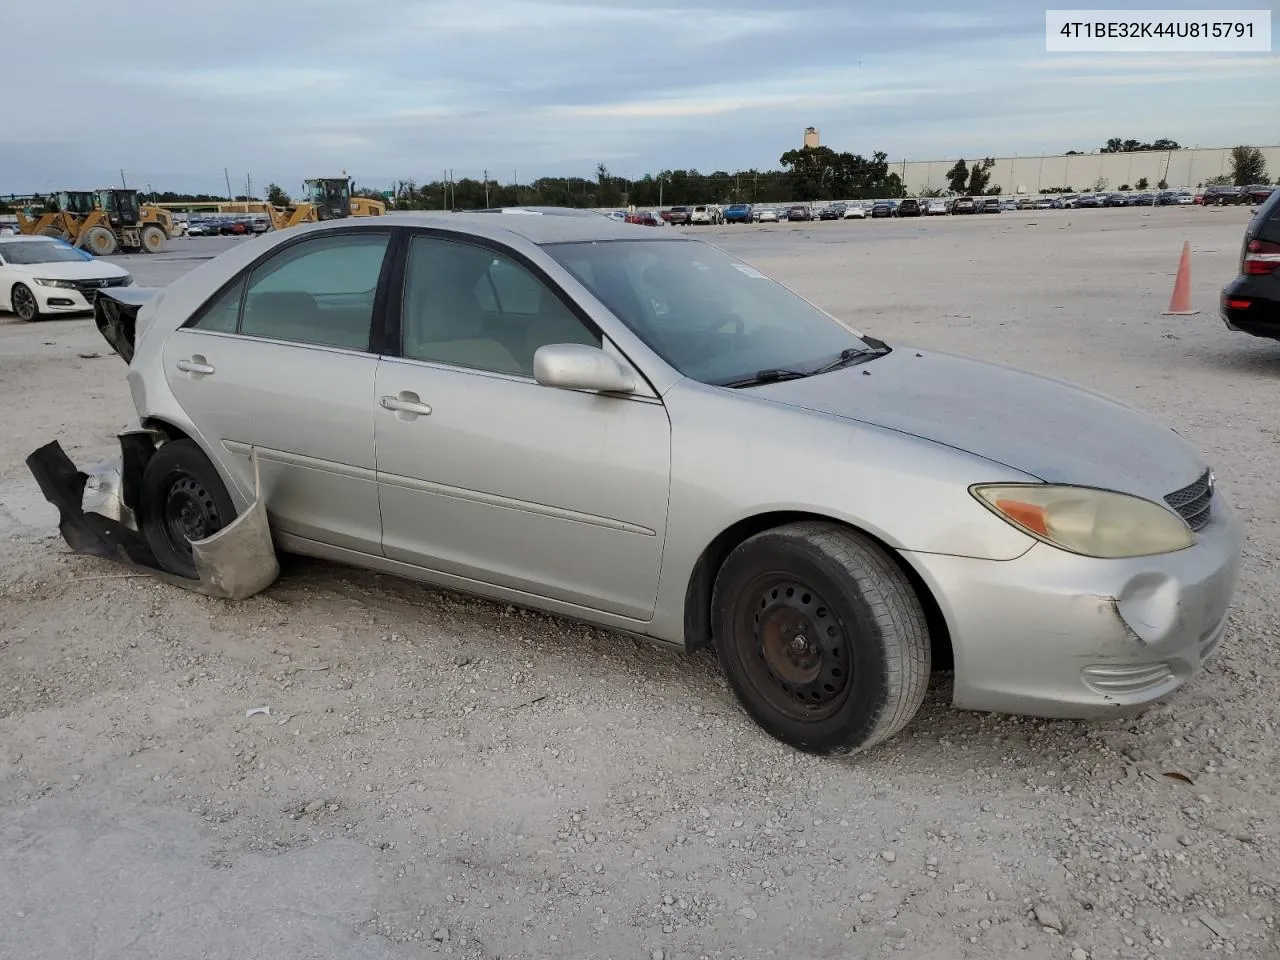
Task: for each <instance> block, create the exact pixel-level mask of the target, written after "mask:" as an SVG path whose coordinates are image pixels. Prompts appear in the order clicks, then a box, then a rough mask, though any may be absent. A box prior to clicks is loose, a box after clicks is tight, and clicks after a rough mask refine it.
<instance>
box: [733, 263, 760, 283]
mask: <svg viewBox="0 0 1280 960" xmlns="http://www.w3.org/2000/svg"><path fill="white" fill-rule="evenodd" d="M733 266H734V269H735V270H737V271H739V272H740V273H745V274H746V275H747V276H748V277H751V278H752V279H754V280H768V279H769V278H768V277H766V276H765V275H764V274H763V273H761V272H760V271H759V270H757V269H756V268H755V267H749V266H747V265H746V264H745V263H735V264H734V265H733Z"/></svg>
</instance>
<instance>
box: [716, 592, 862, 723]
mask: <svg viewBox="0 0 1280 960" xmlns="http://www.w3.org/2000/svg"><path fill="white" fill-rule="evenodd" d="M742 596H743V599H742V602H741V604H740V607H739V615H738V617H737V627H738V637H739V644H740V648H739V653H740V657H741V662H742V665H743V667H744V668H745V672H746V676H747V680H748V682H749V683H750V685H751V686H752V687H754V688H755V691H756V693H758V694H759V696H760V697H761V699H763V700H764V701H766V702H767V703H768V704H769V705H770V706H771V707H773V708H774V709H775V710H777V711H779V712H780V713H782V714H784V715H785V716H786V717H788V718H789V719H792V720H799V721H803V722H816V721H821V720H826V719H828V718H829V717H831V716H832V715H834V714H835V713H837V712H839V710H840V709H841V708H842V707H843V706H844V703H845V701H846V700H847V699H848V696H849V690H850V688H851V686H852V682H853V671H854V664H853V650H852V647H851V645H850V638H849V636H848V631H847V629H846V627H845V625H844V623H843V622H842V621H841V619H840V617H839V616H838V615H837V614H836V613H835V611H834V610H833V609H832V607H831V605H830V604H829V603H828V602H827V600H826V599H825V598H824V597H823V596H822V594H821V593H819V592H818V591H817V590H816V589H814V587H812V586H811V585H810V584H807V583H805V582H804V581H803V580H802V579H801V578H799V577H796V576H795V575H793V574H782V573H776V574H768V575H765V576H762V577H758V578H757V579H756V580H754V581H752V583H751V584H749V585H748V587H747V589H745V590H744V591H743V594H742Z"/></svg>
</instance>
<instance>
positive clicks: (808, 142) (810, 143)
mask: <svg viewBox="0 0 1280 960" xmlns="http://www.w3.org/2000/svg"><path fill="white" fill-rule="evenodd" d="M818 146H819V142H818V128H817V127H805V128H804V148H805V149H806V150H812V149H815V148H816V147H818Z"/></svg>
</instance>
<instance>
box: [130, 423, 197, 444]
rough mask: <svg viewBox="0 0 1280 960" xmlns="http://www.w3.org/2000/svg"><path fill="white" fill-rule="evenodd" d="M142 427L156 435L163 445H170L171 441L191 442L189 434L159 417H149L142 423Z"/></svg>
mask: <svg viewBox="0 0 1280 960" xmlns="http://www.w3.org/2000/svg"><path fill="white" fill-rule="evenodd" d="M142 427H143V429H145V430H148V431H150V432H151V433H153V434H155V435H156V438H157V440H159V441H160V442H162V443H168V442H169V441H170V440H191V439H193V438H192V437H190V436H188V434H187V432H186V431H185V430H183V429H181V428H180V427H175V426H174V425H173V424H172V423H169V421H167V420H161V419H159V418H158V417H147V418H146V419H145V420H143V421H142Z"/></svg>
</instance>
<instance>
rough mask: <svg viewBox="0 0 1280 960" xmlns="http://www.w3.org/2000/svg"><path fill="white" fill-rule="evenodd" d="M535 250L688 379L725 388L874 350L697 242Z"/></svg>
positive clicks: (794, 297)
mask: <svg viewBox="0 0 1280 960" xmlns="http://www.w3.org/2000/svg"><path fill="white" fill-rule="evenodd" d="M543 249H545V250H546V251H547V253H549V254H550V255H551V256H552V257H554V258H555V259H556V260H557V261H558V262H559V263H560V264H561V265H563V266H564V267H565V269H567V270H568V271H569V272H570V273H572V274H573V275H574V276H575V277H577V279H578V280H579V281H580V282H581V283H582V284H583V285H584V286H585V287H586V288H587V289H588V290H590V291H591V292H592V293H593V294H594V295H595V296H596V298H597V299H598V300H600V301H601V302H602V303H603V304H604V305H605V306H607V307H608V308H609V309H610V310H611V311H613V313H614V314H616V315H617V316H618V318H619V319H620V320H621V321H622V322H623V323H625V324H626V325H627V326H628V327H630V328H631V330H633V331H634V332H635V333H636V335H637V336H639V337H640V339H641V340H643V341H644V342H645V343H646V344H647V345H648V346H649V348H650V349H652V350H653V351H654V352H655V353H657V354H658V355H659V356H660V357H662V358H663V359H664V360H666V361H667V363H669V364H671V366H672V367H674V368H675V369H676V370H678V371H680V373H682V374H684V375H685V376H686V377H689V378H691V379H693V380H699V381H701V382H703V383H711V384H726V383H732V382H734V381H738V380H744V379H748V378H751V377H753V376H755V375H756V374H757V373H759V372H760V371H762V370H777V371H797V372H803V373H812V372H813V371H814V370H816V369H817V368H818V367H821V366H823V365H824V364H827V363H830V362H831V361H833V360H835V359H837V358H839V357H840V355H841V352H842V351H845V350H850V349H852V350H857V351H862V350H870V349H872V344H870V343H868V342H867V341H865V340H862V339H860V338H859V337H857V336H856V335H855V334H854V333H852V332H851V331H850V330H848V329H847V328H845V327H843V326H841V325H840V324H839V323H838V322H836V321H835V320H834V319H832V318H831V317H829V316H827V315H826V314H825V313H823V312H822V311H821V310H819V309H818V308H817V307H815V306H813V305H811V304H810V303H808V302H807V301H805V300H803V299H802V298H800V297H799V296H798V295H796V294H794V293H792V292H791V291H790V290H788V289H787V288H786V287H784V286H782V284H780V283H778V282H777V281H775V280H771V279H769V278H768V277H766V276H765V275H764V274H763V273H761V272H760V271H758V270H756V269H755V268H754V267H751V266H748V265H747V264H746V263H743V262H742V261H741V260H738V259H736V258H734V257H731V256H730V255H729V254H727V253H725V252H724V251H723V250H720V249H718V248H716V247H713V246H711V245H710V244H707V243H703V242H701V241H698V240H675V241H664V240H608V241H601V242H596V243H553V244H547V245H546V246H545V247H544V248H543Z"/></svg>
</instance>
